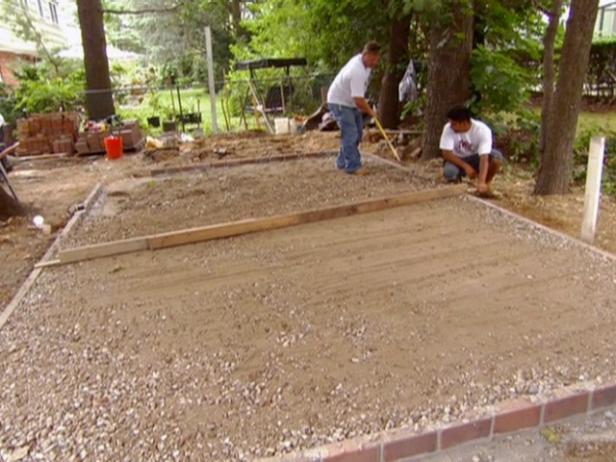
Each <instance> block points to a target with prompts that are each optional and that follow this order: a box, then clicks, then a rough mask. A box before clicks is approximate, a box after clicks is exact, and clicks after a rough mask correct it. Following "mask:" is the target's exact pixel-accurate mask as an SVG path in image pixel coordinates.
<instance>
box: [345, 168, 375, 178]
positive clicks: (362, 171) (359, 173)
mask: <svg viewBox="0 0 616 462" xmlns="http://www.w3.org/2000/svg"><path fill="white" fill-rule="evenodd" d="M347 173H349V175H356V176H366V175H370V172H369V171H368V169H366V168H365V167H362V168H360V169H359V170H355V171H354V172H347Z"/></svg>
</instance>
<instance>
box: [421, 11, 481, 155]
mask: <svg viewBox="0 0 616 462" xmlns="http://www.w3.org/2000/svg"><path fill="white" fill-rule="evenodd" d="M451 11H452V14H451V15H452V20H451V21H448V22H447V23H443V22H441V23H436V24H433V25H432V27H431V30H430V59H429V64H428V66H429V68H428V89H427V93H428V102H427V107H426V115H425V119H426V133H425V136H424V140H423V153H422V159H424V160H429V159H434V158H437V157H439V156H440V155H441V152H440V149H439V142H440V137H441V133H442V131H443V126H444V125H445V123H446V122H447V116H446V115H447V111H448V110H449V109H450V108H451V107H452V106H455V105H456V104H464V103H466V102H467V101H468V99H469V97H470V89H469V79H470V77H469V74H470V61H471V52H472V48H473V14H472V12H469V11H468V8H467V7H465V5H464V2H463V1H461V0H453V1H452V3H451ZM441 20H442V19H441Z"/></svg>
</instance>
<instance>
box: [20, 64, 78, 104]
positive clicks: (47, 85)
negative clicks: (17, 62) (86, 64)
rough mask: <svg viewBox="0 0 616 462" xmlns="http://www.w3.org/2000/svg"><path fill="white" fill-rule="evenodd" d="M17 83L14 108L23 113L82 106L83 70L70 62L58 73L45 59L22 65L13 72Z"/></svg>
mask: <svg viewBox="0 0 616 462" xmlns="http://www.w3.org/2000/svg"><path fill="white" fill-rule="evenodd" d="M16 75H17V78H18V79H19V81H20V85H19V87H18V88H17V90H16V91H15V107H16V110H18V111H23V112H26V113H35V112H56V111H60V110H63V111H74V110H78V109H79V108H81V107H82V106H83V102H84V99H83V88H84V85H85V76H84V71H83V69H82V68H81V66H77V65H75V64H73V63H71V62H67V63H65V65H63V66H62V74H61V75H57V74H56V73H55V72H54V71H53V70H51V69H50V67H49V64H47V63H45V62H41V63H37V64H25V65H23V66H22V67H21V69H19V70H18V71H17V72H16Z"/></svg>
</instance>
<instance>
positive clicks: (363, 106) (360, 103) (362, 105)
mask: <svg viewBox="0 0 616 462" xmlns="http://www.w3.org/2000/svg"><path fill="white" fill-rule="evenodd" d="M353 99H354V100H355V105H356V106H357V108H358V109H359V110H360V111H361V112H363V113H365V114H368V115H369V116H370V117H376V114H375V113H374V111H373V110H372V108H371V107H370V105H369V104H368V101H366V98H353Z"/></svg>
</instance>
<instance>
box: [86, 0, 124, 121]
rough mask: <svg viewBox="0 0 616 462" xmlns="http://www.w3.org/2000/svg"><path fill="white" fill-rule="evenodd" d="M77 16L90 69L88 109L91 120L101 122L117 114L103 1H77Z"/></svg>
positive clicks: (88, 74) (88, 77)
mask: <svg viewBox="0 0 616 462" xmlns="http://www.w3.org/2000/svg"><path fill="white" fill-rule="evenodd" d="M77 13H78V15H79V25H80V26H81V39H82V42H83V58H84V64H85V68H86V90H87V92H88V93H86V109H87V110H88V116H89V117H90V118H91V119H95V120H100V119H104V118H105V117H109V116H111V115H113V114H115V109H114V107H113V94H112V92H111V78H110V77H109V60H108V59H107V40H106V38H105V26H104V24H103V9H102V6H101V0H77Z"/></svg>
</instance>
